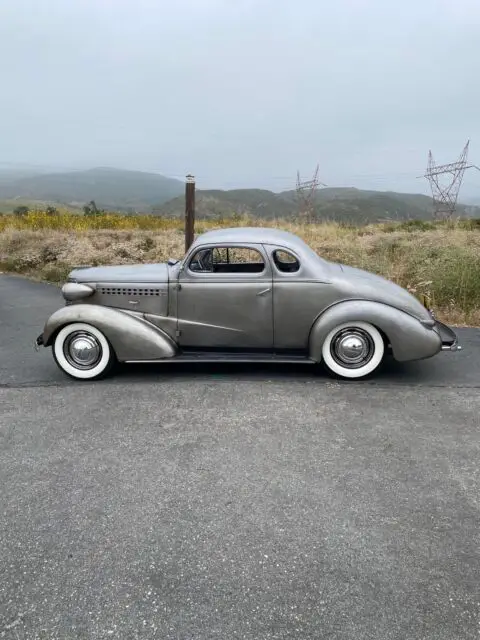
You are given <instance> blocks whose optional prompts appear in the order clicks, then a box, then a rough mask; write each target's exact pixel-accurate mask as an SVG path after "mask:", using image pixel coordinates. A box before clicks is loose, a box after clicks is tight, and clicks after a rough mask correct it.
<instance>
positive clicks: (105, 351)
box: [52, 322, 116, 380]
mask: <svg viewBox="0 0 480 640" xmlns="http://www.w3.org/2000/svg"><path fill="white" fill-rule="evenodd" d="M52 351H53V357H54V359H55V362H56V363H57V365H58V366H59V367H60V369H61V370H62V371H63V372H64V373H66V374H67V375H69V376H70V377H72V378H75V379H77V380H99V379H100V378H103V377H105V376H106V375H107V374H108V373H109V372H110V371H111V369H112V367H113V365H114V364H115V360H116V358H115V353H114V352H113V349H112V347H111V346H110V343H109V342H108V340H107V338H106V337H105V335H104V334H103V333H102V332H101V331H100V330H99V329H97V328H96V327H93V326H92V325H90V324H87V323H84V322H75V323H72V324H69V325H67V326H65V327H63V329H61V330H60V331H59V332H58V333H57V335H56V336H55V339H54V341H53V345H52Z"/></svg>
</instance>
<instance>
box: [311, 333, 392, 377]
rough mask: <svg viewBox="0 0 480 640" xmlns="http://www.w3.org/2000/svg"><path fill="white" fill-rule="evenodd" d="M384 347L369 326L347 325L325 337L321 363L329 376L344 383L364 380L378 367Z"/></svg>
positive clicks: (379, 334) (379, 336)
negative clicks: (348, 380) (344, 381)
mask: <svg viewBox="0 0 480 640" xmlns="http://www.w3.org/2000/svg"><path fill="white" fill-rule="evenodd" d="M384 354H385V343H384V341H383V337H382V335H381V333H380V332H379V331H378V329H376V328H375V327H374V326H373V325H371V324H369V323H368V322H346V323H344V324H341V325H339V326H337V327H335V328H334V329H332V331H330V333H329V334H328V335H327V337H326V338H325V341H324V343H323V347H322V360H323V363H324V365H325V366H326V368H327V369H328V371H329V372H330V373H333V374H334V375H336V376H338V377H340V378H346V379H350V380H351V379H359V378H365V377H366V376H368V375H370V374H372V373H373V372H374V371H375V370H376V369H377V368H378V367H379V366H380V364H381V362H382V360H383V356H384Z"/></svg>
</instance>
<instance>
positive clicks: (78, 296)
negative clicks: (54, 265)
mask: <svg viewBox="0 0 480 640" xmlns="http://www.w3.org/2000/svg"><path fill="white" fill-rule="evenodd" d="M94 293H95V289H93V288H92V287H89V286H88V285H87V284H81V283H78V282H67V283H66V284H64V285H63V287H62V295H63V297H64V298H65V300H68V301H70V302H73V301H76V300H82V299H83V298H88V297H89V296H92V295H93V294H94Z"/></svg>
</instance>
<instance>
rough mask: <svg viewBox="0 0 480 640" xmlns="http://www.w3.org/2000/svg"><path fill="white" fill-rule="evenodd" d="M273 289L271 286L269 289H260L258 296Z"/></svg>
mask: <svg viewBox="0 0 480 640" xmlns="http://www.w3.org/2000/svg"><path fill="white" fill-rule="evenodd" d="M271 289H272V288H271V287H268V289H264V290H263V291H259V292H258V293H257V296H263V295H265V294H266V293H268V292H269V291H271Z"/></svg>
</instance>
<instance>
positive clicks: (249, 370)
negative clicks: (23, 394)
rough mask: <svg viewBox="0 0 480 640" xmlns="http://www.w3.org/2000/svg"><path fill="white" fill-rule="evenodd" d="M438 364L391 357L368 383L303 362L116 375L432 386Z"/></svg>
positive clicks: (185, 366)
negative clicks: (403, 360) (337, 376)
mask: <svg viewBox="0 0 480 640" xmlns="http://www.w3.org/2000/svg"><path fill="white" fill-rule="evenodd" d="M434 371H435V365H434V364H433V363H431V362H429V363H427V362H425V361H423V362H420V361H419V362H409V363H399V362H396V361H394V360H393V359H391V358H387V360H386V361H385V363H384V364H383V366H382V368H381V370H379V371H378V373H376V374H374V375H373V376H372V377H369V378H366V379H365V380H361V381H357V380H352V381H350V380H340V379H338V378H335V377H332V376H330V375H329V374H328V373H327V372H326V371H325V370H324V369H323V367H322V366H317V365H311V364H300V363H292V364H290V363H288V364H286V363H285V364H283V363H282V364H280V363H275V362H272V363H228V362H218V363H212V362H208V363H184V362H178V363H176V362H169V363H165V364H162V363H152V364H137V363H135V364H121V365H119V366H118V368H117V370H116V371H115V374H114V379H116V380H117V381H120V380H124V381H127V380H128V381H130V380H137V381H142V382H154V381H158V380H159V379H160V380H163V379H165V380H169V381H174V380H179V381H180V380H189V379H195V380H203V381H205V382H208V381H213V380H218V379H219V378H222V379H223V380H224V381H226V382H227V381H229V380H232V381H238V380H243V381H252V380H256V381H259V382H260V381H267V380H276V381H279V382H281V381H288V382H292V381H301V382H315V381H317V382H320V383H341V384H358V383H360V382H361V383H365V382H368V383H370V384H392V383H402V384H428V383H429V381H430V382H431V379H432V374H433V373H434Z"/></svg>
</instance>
